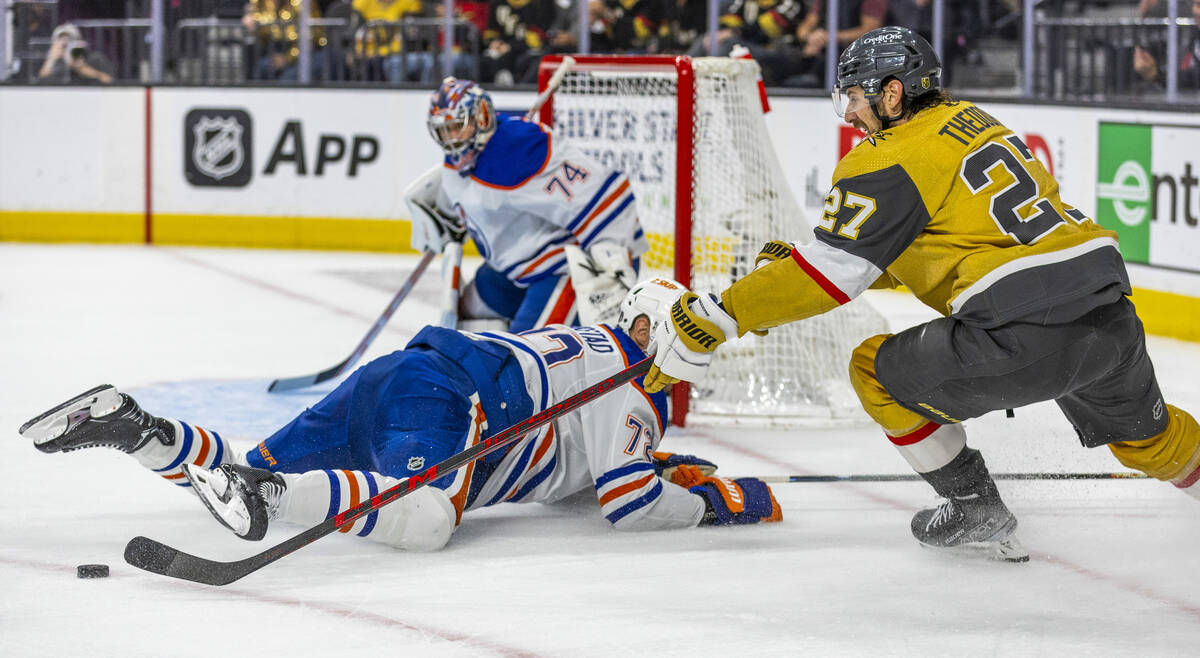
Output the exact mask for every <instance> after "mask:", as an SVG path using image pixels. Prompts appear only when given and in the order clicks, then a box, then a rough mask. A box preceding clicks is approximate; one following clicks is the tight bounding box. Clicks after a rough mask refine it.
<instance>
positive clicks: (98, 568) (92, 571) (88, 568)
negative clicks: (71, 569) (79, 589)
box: [75, 564, 108, 578]
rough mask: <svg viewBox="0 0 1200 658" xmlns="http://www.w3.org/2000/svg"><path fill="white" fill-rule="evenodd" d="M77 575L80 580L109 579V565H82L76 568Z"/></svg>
mask: <svg viewBox="0 0 1200 658" xmlns="http://www.w3.org/2000/svg"><path fill="white" fill-rule="evenodd" d="M75 574H76V575H78V576H79V577H80V578H108V565H107V564H81V565H79V566H78V567H75Z"/></svg>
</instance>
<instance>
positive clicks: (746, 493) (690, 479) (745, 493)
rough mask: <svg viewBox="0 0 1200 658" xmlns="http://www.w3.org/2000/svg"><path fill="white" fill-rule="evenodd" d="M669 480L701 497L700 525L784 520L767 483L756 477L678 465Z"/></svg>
mask: <svg viewBox="0 0 1200 658" xmlns="http://www.w3.org/2000/svg"><path fill="white" fill-rule="evenodd" d="M671 481H672V482H674V483H675V484H677V485H679V486H681V487H685V488H687V490H688V491H690V492H692V493H694V494H696V495H697V496H700V497H701V498H703V499H704V508H705V509H704V516H703V517H702V518H701V519H700V525H702V526H703V525H741V524H747V523H773V522H776V521H782V520H783V511H782V510H781V509H780V508H779V503H778V502H776V501H775V495H774V494H772V493H771V488H770V487H769V486H767V483H766V482H763V481H762V480H759V479H757V478H737V479H736V480H731V479H729V478H721V477H715V476H712V475H705V474H704V472H703V471H702V470H700V467H698V466H694V465H690V464H681V465H679V466H677V467H676V468H675V472H674V473H673V474H672V477H671Z"/></svg>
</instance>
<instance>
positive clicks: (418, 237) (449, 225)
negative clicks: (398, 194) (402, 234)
mask: <svg viewBox="0 0 1200 658" xmlns="http://www.w3.org/2000/svg"><path fill="white" fill-rule="evenodd" d="M441 176H442V165H441V164H440V163H439V164H438V165H437V166H435V167H433V168H432V169H430V170H429V171H427V172H425V174H423V175H422V176H421V177H420V178H418V179H417V180H415V181H413V182H412V184H411V185H409V186H408V188H407V189H406V190H404V202H405V203H406V204H407V205H408V212H409V215H411V216H412V247H413V249H416V250H417V251H418V252H422V251H432V252H434V253H436V254H440V253H442V249H443V248H444V247H445V246H446V244H447V243H448V242H451V241H454V242H462V241H463V237H464V235H465V234H466V232H467V229H466V227H465V226H463V223H462V222H461V221H460V220H459V218H458V217H455V216H454V215H451V214H449V213H447V212H445V211H443V210H442V209H441V208H439V207H438V203H437V200H438V194H439V191H440V190H441V185H442V182H441V181H442V179H441Z"/></svg>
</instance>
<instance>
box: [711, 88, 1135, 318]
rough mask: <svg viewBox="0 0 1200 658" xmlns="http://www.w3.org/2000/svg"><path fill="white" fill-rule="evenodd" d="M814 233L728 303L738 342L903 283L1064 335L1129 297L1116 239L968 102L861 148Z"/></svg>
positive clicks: (924, 114) (978, 311)
mask: <svg viewBox="0 0 1200 658" xmlns="http://www.w3.org/2000/svg"><path fill="white" fill-rule="evenodd" d="M814 233H815V236H816V239H815V240H813V241H811V242H809V243H808V244H803V245H797V246H795V247H794V249H793V251H792V253H791V258H790V259H785V260H784V261H780V262H778V263H772V264H771V265H769V266H765V267H762V268H760V269H759V270H757V271H755V272H753V273H751V274H750V275H748V276H747V277H745V278H744V279H742V280H741V281H738V282H737V283H735V284H734V285H733V287H731V288H730V289H729V290H727V291H726V292H725V295H724V300H725V302H726V308H727V309H730V310H731V313H732V314H733V315H734V317H736V318H737V319H738V325H739V332H743V333H744V332H746V331H750V330H752V329H758V328H768V327H771V326H777V325H778V324H783V323H785V322H791V321H794V320H798V319H802V318H805V317H810V316H812V315H816V314H818V313H822V312H825V311H828V310H830V309H832V308H834V307H836V306H838V305H840V304H844V303H846V302H848V301H849V300H850V299H852V298H854V297H856V296H857V295H859V294H860V293H861V292H862V291H863V290H865V289H867V288H868V287H872V286H873V285H874V287H893V286H895V285H899V284H902V285H904V286H906V287H908V288H909V289H910V290H911V291H912V292H913V294H915V295H916V296H917V297H918V298H919V299H920V300H921V301H922V302H924V303H925V304H926V305H928V306H930V307H931V308H933V309H935V310H937V311H938V312H939V313H941V314H943V315H953V316H954V317H956V318H958V319H960V320H962V321H964V322H967V323H969V324H973V325H976V326H980V327H984V328H988V327H996V326H999V325H1002V324H1005V323H1007V322H1011V321H1013V320H1017V319H1022V320H1024V321H1030V322H1041V323H1047V324H1049V323H1055V322H1065V321H1069V320H1071V319H1074V318H1075V317H1078V316H1080V315H1082V314H1083V313H1085V312H1087V311H1088V310H1091V309H1092V308H1096V307H1098V306H1100V305H1103V304H1107V303H1111V302H1113V301H1116V300H1117V299H1118V298H1120V297H1121V296H1122V295H1127V294H1130V287H1129V279H1128V274H1127V273H1126V271H1125V265H1124V262H1123V260H1122V258H1121V254H1120V251H1119V250H1118V248H1117V239H1116V234H1115V233H1113V232H1112V231H1109V230H1107V229H1104V228H1102V227H1100V226H1099V225H1097V224H1096V223H1095V222H1093V221H1092V220H1091V219H1090V218H1089V217H1087V216H1086V215H1085V214H1084V213H1083V212H1081V211H1080V210H1079V209H1078V208H1075V207H1073V206H1071V205H1069V204H1066V203H1064V202H1063V201H1062V199H1060V198H1059V194H1058V183H1057V181H1055V179H1054V177H1053V176H1051V175H1050V173H1049V172H1048V171H1047V170H1046V168H1045V167H1043V166H1042V164H1041V163H1040V162H1039V161H1038V160H1037V159H1036V158H1035V157H1034V155H1033V153H1032V152H1031V151H1030V150H1029V148H1027V147H1026V146H1025V144H1024V143H1023V142H1022V141H1021V139H1020V138H1019V137H1018V136H1017V135H1015V134H1013V132H1012V131H1011V130H1009V129H1008V128H1005V127H1004V126H1003V125H1002V124H1001V123H1000V122H999V121H997V120H996V119H995V118H994V117H992V116H991V115H990V114H988V113H986V112H984V111H983V110H981V109H980V108H978V107H976V106H975V105H974V104H972V103H967V102H949V103H944V104H941V105H937V106H935V107H931V108H928V109H925V110H922V111H920V112H918V113H917V114H916V115H914V116H913V118H912V119H910V120H909V121H907V122H905V123H903V124H901V125H899V126H895V127H893V128H890V129H887V130H882V131H879V132H876V133H874V134H873V135H871V136H869V137H868V138H867V139H865V140H863V141H862V142H860V143H859V144H858V145H857V146H855V147H854V148H853V149H852V150H851V151H850V152H849V153H848V154H847V155H846V156H845V157H844V158H843V159H842V161H841V162H840V163H839V164H838V166H837V168H836V170H835V171H834V176H833V187H832V189H831V190H830V192H829V195H828V196H827V197H826V198H825V208H824V214H823V215H822V217H821V220H820V222H819V223H818V224H817V226H816V227H814ZM797 266H798V267H797Z"/></svg>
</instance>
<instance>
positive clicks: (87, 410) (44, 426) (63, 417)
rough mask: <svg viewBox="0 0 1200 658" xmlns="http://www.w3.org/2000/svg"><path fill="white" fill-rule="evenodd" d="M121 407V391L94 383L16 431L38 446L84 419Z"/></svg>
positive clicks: (65, 431)
mask: <svg viewBox="0 0 1200 658" xmlns="http://www.w3.org/2000/svg"><path fill="white" fill-rule="evenodd" d="M120 406H121V394H120V393H118V392H117V389H116V388H115V387H113V386H112V385H111V384H104V385H101V386H97V387H96V388H93V389H91V390H89V391H86V392H84V393H80V394H79V395H77V396H75V397H73V398H71V399H70V400H67V401H66V402H64V403H62V404H60V405H58V406H57V407H54V408H53V409H51V410H50V411H47V412H46V413H44V414H41V415H40V416H38V417H36V418H33V419H31V420H29V421H27V422H26V423H25V424H24V425H21V429H19V430H17V432H18V433H19V434H20V435H21V436H23V437H25V438H27V439H32V440H33V445H35V446H41V445H42V444H44V443H47V442H49V441H53V440H54V439H57V438H58V437H60V436H62V435H64V434H66V433H67V432H69V431H70V430H71V429H73V428H75V427H78V426H79V424H80V423H82V422H83V421H85V420H87V419H89V418H94V417H96V416H104V415H107V414H111V413H112V412H114V411H116V410H117V408H118V407H120Z"/></svg>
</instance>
